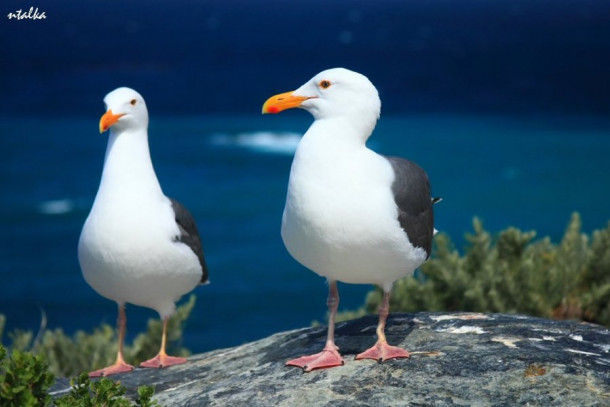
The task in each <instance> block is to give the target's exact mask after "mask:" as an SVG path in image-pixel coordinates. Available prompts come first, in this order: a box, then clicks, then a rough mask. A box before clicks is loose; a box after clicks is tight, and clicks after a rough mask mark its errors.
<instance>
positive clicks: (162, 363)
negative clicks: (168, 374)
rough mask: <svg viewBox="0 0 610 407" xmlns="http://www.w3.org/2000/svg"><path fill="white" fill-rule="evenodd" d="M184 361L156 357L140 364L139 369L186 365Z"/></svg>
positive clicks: (164, 356)
mask: <svg viewBox="0 0 610 407" xmlns="http://www.w3.org/2000/svg"><path fill="white" fill-rule="evenodd" d="M186 361H187V359H186V358H180V357H176V356H168V355H157V356H155V357H154V358H152V359H149V360H147V361H145V362H142V363H140V367H149V368H162V367H167V366H173V365H180V364H182V363H186Z"/></svg>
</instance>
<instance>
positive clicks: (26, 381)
mask: <svg viewBox="0 0 610 407" xmlns="http://www.w3.org/2000/svg"><path fill="white" fill-rule="evenodd" d="M7 356H8V355H7V351H6V349H5V348H4V346H2V345H0V405H1V406H3V407H34V406H49V405H51V403H52V404H54V405H55V406H57V407H99V406H104V407H131V406H132V405H136V406H141V407H154V406H159V404H158V403H157V401H155V400H152V397H153V395H154V393H155V391H154V388H153V387H152V386H141V387H138V390H137V393H138V396H137V398H136V400H135V404H134V403H132V402H131V401H130V400H129V399H128V398H126V397H124V396H125V393H126V389H125V387H124V386H123V385H121V383H120V382H115V381H112V380H110V379H107V378H101V379H100V380H96V381H92V380H91V379H89V376H88V374H87V373H82V374H80V375H79V376H78V377H76V378H72V379H71V380H70V384H71V386H72V388H71V390H70V393H68V394H66V395H64V396H61V397H59V398H57V399H55V400H53V399H52V397H51V395H50V394H49V389H50V387H51V386H52V385H53V383H54V382H55V378H54V377H53V375H52V374H51V373H50V372H49V371H48V364H47V363H46V361H45V359H44V356H42V355H33V354H32V353H30V352H23V351H20V350H13V351H12V353H11V355H10V357H7Z"/></svg>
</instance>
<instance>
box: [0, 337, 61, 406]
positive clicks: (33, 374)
mask: <svg viewBox="0 0 610 407" xmlns="http://www.w3.org/2000/svg"><path fill="white" fill-rule="evenodd" d="M7 356H8V355H7V352H6V349H5V348H4V347H3V346H2V345H0V386H1V387H0V405H2V406H6V407H12V406H14V407H29V406H48V405H50V404H51V396H50V395H49V394H48V390H49V388H50V387H51V386H52V385H53V383H54V381H55V379H54V378H53V375H52V374H51V373H49V371H48V365H47V363H46V361H45V360H44V357H43V356H41V355H36V356H34V355H32V354H31V353H28V352H22V351H19V350H14V351H13V352H12V354H11V355H10V357H8V358H7Z"/></svg>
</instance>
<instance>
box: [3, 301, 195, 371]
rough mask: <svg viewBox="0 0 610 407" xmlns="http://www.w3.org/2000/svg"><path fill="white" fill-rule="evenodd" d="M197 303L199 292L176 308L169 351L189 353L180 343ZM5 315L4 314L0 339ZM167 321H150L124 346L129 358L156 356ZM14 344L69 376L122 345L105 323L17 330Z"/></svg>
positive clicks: (108, 360)
mask: <svg viewBox="0 0 610 407" xmlns="http://www.w3.org/2000/svg"><path fill="white" fill-rule="evenodd" d="M194 306H195V295H191V296H190V298H189V300H188V301H187V302H186V303H184V304H183V305H181V306H179V307H178V308H177V309H176V313H175V314H174V315H173V316H172V318H171V319H170V321H169V322H168V338H167V350H168V353H170V354H172V355H176V356H188V355H189V354H190V352H189V351H188V349H186V348H183V347H181V346H180V340H181V338H182V333H183V329H184V323H185V321H186V319H187V318H188V316H189V315H190V313H191V311H192V310H193V307H194ZM3 323H4V317H3V316H2V315H0V339H1V338H2V328H3ZM162 329H163V325H162V322H161V321H160V320H159V319H150V320H149V321H148V330H147V332H146V333H141V334H139V335H138V336H137V337H136V338H135V339H134V341H133V343H132V344H131V345H129V344H126V346H125V347H124V355H125V359H126V360H127V361H128V362H129V363H131V364H134V365H138V364H139V363H140V362H142V361H144V360H147V359H150V358H151V357H153V356H154V355H155V354H156V353H157V352H158V351H159V348H160V346H161V333H162ZM8 336H9V338H10V339H11V347H12V348H13V349H18V350H31V351H32V353H34V354H42V355H44V356H45V359H46V360H47V361H48V364H49V370H50V372H51V373H52V374H53V375H55V376H58V377H69V376H72V375H75V374H78V373H80V372H86V371H90V370H95V369H100V368H102V367H104V366H108V365H110V364H112V363H113V362H114V360H115V359H116V353H117V348H118V342H117V331H116V328H115V327H112V326H110V325H108V324H102V325H101V326H99V327H97V328H95V329H94V331H93V332H91V333H86V332H83V331H77V332H76V333H75V334H74V335H73V336H68V335H66V334H65V333H64V332H63V330H62V329H61V328H58V329H54V330H44V329H43V330H42V332H40V333H39V334H38V336H37V339H36V340H34V335H33V334H32V332H29V331H20V330H15V331H14V332H11V333H10V334H9V335H8Z"/></svg>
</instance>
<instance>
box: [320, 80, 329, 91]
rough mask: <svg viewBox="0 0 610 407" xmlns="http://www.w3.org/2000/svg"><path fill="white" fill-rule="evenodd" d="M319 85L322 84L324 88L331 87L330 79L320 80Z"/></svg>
mask: <svg viewBox="0 0 610 407" xmlns="http://www.w3.org/2000/svg"><path fill="white" fill-rule="evenodd" d="M318 86H320V87H321V88H322V89H328V88H330V81H327V80H323V81H320V83H319V84H318Z"/></svg>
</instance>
